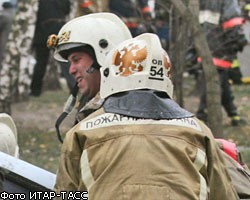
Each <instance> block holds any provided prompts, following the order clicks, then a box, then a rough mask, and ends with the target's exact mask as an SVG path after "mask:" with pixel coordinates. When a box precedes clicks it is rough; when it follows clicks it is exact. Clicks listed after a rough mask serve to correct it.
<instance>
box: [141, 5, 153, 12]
mask: <svg viewBox="0 0 250 200" xmlns="http://www.w3.org/2000/svg"><path fill="white" fill-rule="evenodd" d="M147 12H151V8H150V7H149V6H146V7H144V8H143V9H142V13H147Z"/></svg>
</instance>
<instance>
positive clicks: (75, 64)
mask: <svg viewBox="0 0 250 200" xmlns="http://www.w3.org/2000/svg"><path fill="white" fill-rule="evenodd" d="M68 60H69V62H70V68H69V72H70V74H72V75H73V76H74V78H75V80H76V82H77V84H78V87H79V90H80V92H81V93H82V94H83V95H85V96H88V97H89V98H93V97H94V96H95V95H96V94H97V92H98V91H99V90H100V77H101V76H100V71H99V70H94V71H93V72H91V73H89V72H88V70H89V69H90V67H91V65H92V64H93V62H94V61H93V59H92V57H91V56H90V55H89V54H88V53H86V52H73V53H71V54H70V55H69V57H68Z"/></svg>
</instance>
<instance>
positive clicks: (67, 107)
mask: <svg viewBox="0 0 250 200" xmlns="http://www.w3.org/2000/svg"><path fill="white" fill-rule="evenodd" d="M78 89H79V88H78V86H77V83H76V84H75V86H74V88H73V90H72V92H71V95H70V96H69V97H68V99H67V101H66V103H65V106H64V108H63V113H62V114H61V115H60V116H59V117H58V118H57V120H56V123H55V127H56V132H57V137H58V139H59V141H60V142H61V143H63V139H62V137H61V134H60V129H59V126H60V124H61V123H62V121H63V120H64V119H65V118H66V117H67V116H68V114H69V113H70V112H71V111H72V110H73V108H74V106H75V104H76V100H77V93H78Z"/></svg>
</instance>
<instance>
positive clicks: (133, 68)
mask: <svg viewBox="0 0 250 200" xmlns="http://www.w3.org/2000/svg"><path fill="white" fill-rule="evenodd" d="M146 57H147V49H146V47H145V46H143V47H140V46H139V45H138V44H133V43H130V44H129V45H128V46H127V47H124V48H123V49H121V50H120V51H118V50H116V51H115V53H114V55H113V62H112V64H113V65H115V66H116V67H118V72H116V74H117V75H120V76H130V75H132V74H134V73H135V72H140V71H142V70H143V64H142V62H143V61H144V60H145V59H146Z"/></svg>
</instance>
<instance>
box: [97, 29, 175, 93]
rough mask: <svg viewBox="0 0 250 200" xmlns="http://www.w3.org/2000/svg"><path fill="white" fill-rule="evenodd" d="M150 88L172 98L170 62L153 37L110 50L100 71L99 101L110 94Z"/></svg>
mask: <svg viewBox="0 0 250 200" xmlns="http://www.w3.org/2000/svg"><path fill="white" fill-rule="evenodd" d="M136 89H152V90H157V91H163V92H165V93H167V95H168V96H169V97H170V98H172V95H173V84H172V81H171V63H170V59H169V57H168V54H167V52H166V51H165V50H164V49H163V48H162V46H161V42H160V40H159V38H158V36H157V35H155V34H152V33H144V34H141V35H139V36H137V37H135V38H133V39H129V40H126V41H124V42H122V43H121V44H119V45H118V46H117V47H116V48H114V49H113V50H112V51H110V53H109V54H108V56H107V57H106V60H105V64H104V66H103V67H102V68H101V88H100V94H101V97H102V98H106V97H108V96H110V95H112V94H115V93H118V92H123V91H129V90H136Z"/></svg>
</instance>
